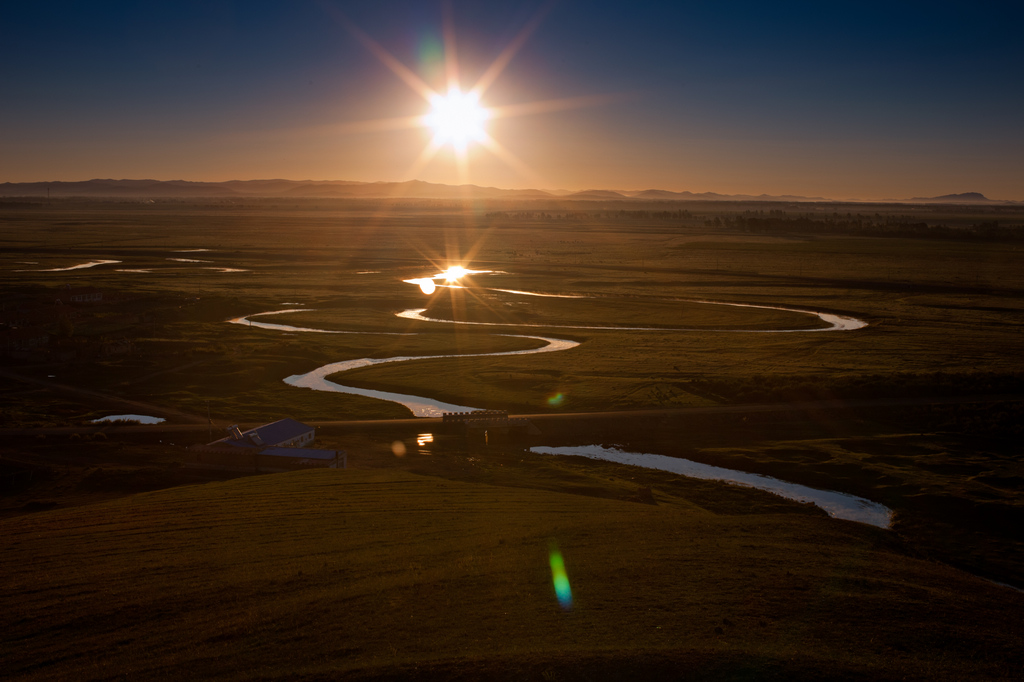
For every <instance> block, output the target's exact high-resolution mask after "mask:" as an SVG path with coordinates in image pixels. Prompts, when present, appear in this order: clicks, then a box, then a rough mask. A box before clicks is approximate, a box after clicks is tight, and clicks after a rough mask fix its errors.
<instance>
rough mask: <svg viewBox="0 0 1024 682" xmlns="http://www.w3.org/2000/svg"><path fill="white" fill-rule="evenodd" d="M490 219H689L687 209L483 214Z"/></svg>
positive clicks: (537, 220) (535, 220)
mask: <svg viewBox="0 0 1024 682" xmlns="http://www.w3.org/2000/svg"><path fill="white" fill-rule="evenodd" d="M484 217H485V218H488V219H490V220H510V221H524V222H583V221H595V220H652V221H654V220H657V221H676V222H678V221H682V220H690V219H692V218H693V214H692V213H690V212H689V211H682V210H680V211H626V210H620V211H492V212H490V213H486V214H484Z"/></svg>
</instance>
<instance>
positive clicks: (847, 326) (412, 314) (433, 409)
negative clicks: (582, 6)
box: [229, 280, 867, 417]
mask: <svg viewBox="0 0 1024 682" xmlns="http://www.w3.org/2000/svg"><path fill="white" fill-rule="evenodd" d="M410 281H411V280H410ZM493 291H501V292H504V293H510V294H517V295H521V296H544V297H553V298H589V297H587V296H581V295H570V294H548V293H540V292H529V291H516V290H512V289H493ZM688 302H690V303H700V304H704V305H724V306H731V307H737V308H760V309H766V310H783V311H787V312H794V313H800V314H804V315H812V316H815V317H817V318H819V319H820V320H821V321H822V322H825V323H826V324H828V325H829V326H827V327H818V328H813V329H773V330H765V329H688V328H665V327H614V326H584V325H559V324H516V325H509V324H502V323H499V322H465V321H457V320H445V319H441V318H435V317H426V316H425V315H424V314H423V313H424V312H426V308H412V309H409V310H403V311H402V312H399V313H396V316H397V317H400V318H403V319H408V320H417V321H420V322H437V323H442V324H459V325H475V326H486V327H530V328H543V329H586V330H616V331H647V332H662V333H664V332H677V333H686V332H690V333H692V332H698V331H700V332H718V333H723V332H724V333H739V334H792V333H812V332H834V331H853V330H856V329H862V328H863V327H866V326H867V323H866V322H864V321H863V320H859V319H857V318H855V317H849V316H845V315H836V314H833V313H823V312H820V311H814V310H805V309H802V308H787V307H784V306H769V305H758V304H753V303H726V302H721V301H707V300H691V301H688ZM313 310H315V309H313V308H286V309H284V310H269V311H266V312H262V313H255V314H253V315H248V316H245V317H236V318H234V319H232V320H229V322H231V323H232V324H241V325H246V326H250V327H257V328H259V329H267V330H271V331H280V332H288V333H315V334H364V335H366V334H373V335H381V336H416V335H418V332H367V331H352V330H337V329H317V328H312V327H297V326H293V325H288V324H278V323H274V322H263V321H260V320H255V319H253V318H256V317H267V316H271V315H285V314H288V313H298V312H311V311H313ZM501 336H507V337H509V338H519V339H533V340H539V341H544V342H545V345H543V346H539V347H537V348H530V349H526V350H518V351H504V352H498V353H472V354H457V355H456V354H452V355H403V356H398V357H392V358H358V359H354V360H342V361H340V362H333V363H330V364H327V365H323V366H322V367H318V368H316V369H314V370H312V371H311V372H307V373H305V374H296V375H292V376H290V377H287V378H285V379H284V382H285V383H286V384H288V385H290V386H295V387H297V388H309V389H312V390H314V391H330V392H333V393H348V394H351V395H361V396H366V397H370V398H377V399H379V400H388V401H391V402H396V403H399V404H401V405H404V406H405V407H407V408H408V409H409V410H410V411H411V412H412V413H413V415H414V416H417V417H437V416H440V415H441V413H443V412H452V411H454V412H465V411H471V410H476V409H480V408H476V407H470V406H466V405H454V404H451V403H445V402H442V401H439V400H434V399H432V398H426V397H423V396H414V395H406V394H403V393H391V392H387V391H373V390H370V389H364V388H356V387H354V386H345V385H344V384H339V383H336V382H333V381H329V380H328V379H327V377H328V376H330V375H332V374H338V373H340V372H345V371H348V370H351V369H356V368H359V367H367V366H370V365H377V364H382V363H385V362H408V361H412V360H432V359H437V358H451V357H492V356H499V355H529V354H532V353H550V352H554V351H561V350H569V349H571V348H575V347H576V346H578V345H579V343H577V342H575V341H569V340H566V339H557V338H550V337H546V336H527V335H520V334H501Z"/></svg>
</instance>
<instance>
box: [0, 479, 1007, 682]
mask: <svg viewBox="0 0 1024 682" xmlns="http://www.w3.org/2000/svg"><path fill="white" fill-rule="evenodd" d="M550 483H551V482H550V481H546V482H545V485H547V486H548V487H550ZM523 484H524V482H523V481H518V482H517V485H523ZM591 484H592V485H593V486H594V488H595V490H593V491H591V494H587V495H583V494H570V493H568V492H560V491H557V490H550V489H548V490H542V489H538V487H530V486H527V487H515V488H510V487H502V486H496V485H487V484H482V483H468V482H460V481H452V480H446V479H442V478H437V477H433V476H426V475H417V474H413V473H409V472H406V471H400V470H396V469H385V470H345V471H336V470H314V471H303V472H295V473H290V474H275V475H267V476H256V477H251V478H244V479H236V480H233V481H228V482H216V483H208V484H204V485H196V486H186V487H179V488H173V489H168V490H161V491H155V492H149V493H142V494H136V495H133V496H129V497H125V498H121V499H117V500H112V501H109V502H104V503H100V504H94V505H89V506H83V507H76V508H68V509H60V510H53V511H49V512H41V513H36V514H30V515H25V516H19V517H14V518H9V519H5V520H3V521H0V538H3V540H2V561H0V584H2V585H3V591H4V595H5V596H4V609H3V610H2V612H0V644H2V647H0V652H2V658H3V661H4V664H3V667H4V668H5V673H6V674H10V675H12V676H13V677H14V678H17V679H25V680H43V679H75V680H80V679H114V678H118V679H149V678H162V679H186V678H188V679H204V678H220V679H268V680H271V679H308V680H327V679H342V678H343V679H392V678H403V679H405V678H409V679H438V678H442V679H510V680H511V679H517V680H518V679H545V680H555V679H558V680H593V679H644V678H647V679H652V678H655V679H681V678H687V679H689V678H691V677H692V678H696V679H822V678H828V679H852V678H858V679H867V678H870V679H979V678H990V679H1009V678H1012V677H1014V676H1016V675H1017V674H1019V671H1020V670H1021V669H1022V666H1024V653H1022V652H1024V633H1022V632H1021V629H1020V622H1021V616H1022V614H1024V594H1021V593H1019V592H1015V591H1013V590H1010V589H1008V588H1004V587H1000V586H997V585H994V584H991V583H988V582H986V581H983V580H981V579H978V578H975V577H973V576H970V575H968V574H966V573H963V572H960V571H957V570H955V569H953V568H950V567H948V566H945V565H943V564H938V563H934V562H929V561H925V560H922V559H919V558H915V557H913V556H910V555H909V554H908V553H907V551H906V550H904V549H903V548H902V546H901V545H900V544H899V542H898V541H897V540H896V539H894V537H893V536H892V534H891V533H890V532H888V531H883V530H879V529H875V528H871V527H867V526H862V525H859V524H855V523H850V522H844V521H837V520H834V519H829V518H826V517H824V516H822V515H820V514H817V513H815V512H814V511H813V510H805V509H802V508H801V506H800V505H796V504H792V505H790V504H788V503H787V504H783V505H779V506H778V507H777V508H778V512H777V513H748V511H747V510H744V509H739V508H737V510H736V513H726V512H724V511H723V510H722V509H721V508H717V509H715V510H714V511H712V510H709V509H708V508H707V507H706V506H701V504H699V500H697V501H693V500H692V499H688V498H687V497H686V496H685V495H673V494H671V493H668V492H665V491H664V490H661V489H659V490H657V491H655V493H654V494H653V495H650V494H648V495H646V496H645V495H643V494H641V495H639V496H637V499H636V500H632V501H631V500H627V499H612V498H610V497H609V495H612V494H614V490H613V488H614V487H615V486H621V481H620V482H614V481H612V482H609V481H608V480H603V479H602V478H601V477H600V476H599V475H598V474H595V475H594V478H593V480H592V481H591ZM575 486H576V488H575V489H576V490H577V492H579V491H580V490H581V488H579V481H576V482H575ZM602 486H603V489H601V488H602ZM609 491H611V492H609ZM602 492H603V494H604V495H605V496H603V497H602V496H600V494H602ZM641 492H643V491H641ZM750 494H751V495H764V494H762V493H757V492H756V491H751V493H750ZM727 497H728V496H727ZM645 498H646V502H647V503H643V501H644V499H645ZM694 499H696V498H694ZM735 499H737V500H740V499H742V496H738V497H736V498H735ZM775 499H777V498H775ZM652 502H653V504H652ZM553 545H557V546H558V547H559V548H560V550H561V552H562V554H563V556H564V561H565V567H566V571H567V573H568V577H569V580H570V584H571V587H572V595H573V599H574V601H573V604H572V607H571V609H568V610H564V609H562V608H561V607H560V606H559V603H558V601H557V600H556V598H555V593H554V590H553V587H552V580H551V570H550V568H549V561H548V560H549V549H550V548H551V547H552V546H553Z"/></svg>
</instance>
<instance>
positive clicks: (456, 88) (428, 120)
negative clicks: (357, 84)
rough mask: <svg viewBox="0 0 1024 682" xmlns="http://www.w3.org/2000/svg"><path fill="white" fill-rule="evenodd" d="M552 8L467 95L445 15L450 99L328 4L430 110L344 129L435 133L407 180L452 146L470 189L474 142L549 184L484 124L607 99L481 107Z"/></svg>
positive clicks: (533, 22) (516, 39) (526, 27)
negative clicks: (426, 130) (428, 131)
mask: <svg viewBox="0 0 1024 682" xmlns="http://www.w3.org/2000/svg"><path fill="white" fill-rule="evenodd" d="M551 4H552V3H547V5H546V6H545V7H544V8H542V9H540V10H539V11H538V12H537V14H536V15H535V16H534V17H533V19H532V20H530V21H529V22H528V23H527V24H526V25H524V26H523V27H522V29H521V30H520V31H519V33H518V34H517V35H516V36H515V37H514V38H513V39H512V40H511V42H509V44H508V45H506V46H505V48H504V49H503V50H502V51H501V53H500V54H499V55H498V56H497V57H496V58H495V59H494V61H493V62H492V63H491V64H490V66H488V67H487V68H486V69H484V71H483V73H482V75H480V77H479V78H478V79H477V80H476V82H475V83H474V84H473V86H472V87H471V88H469V89H467V90H463V88H462V85H461V84H460V77H459V72H460V68H459V67H460V65H459V61H458V58H457V57H456V53H455V29H454V22H453V20H452V17H451V8H450V6H448V5H445V6H446V7H448V11H447V12H446V14H445V21H444V71H445V79H446V81H447V83H446V85H447V94H445V93H444V91H443V90H437V89H435V88H433V87H431V86H430V85H428V84H427V82H426V81H424V80H423V78H422V77H421V76H420V75H419V73H417V71H415V70H413V69H411V68H409V67H408V66H406V65H405V64H403V63H402V62H401V61H399V60H398V59H397V58H396V57H395V56H394V55H393V54H391V53H390V52H388V51H387V50H386V49H384V47H383V46H381V45H380V44H379V43H378V42H377V41H376V40H374V39H373V38H371V37H370V36H369V35H367V34H366V33H365V32H364V31H363V30H362V29H360V28H359V27H358V26H356V25H355V24H354V23H353V22H352V21H350V20H349V19H348V17H346V16H345V15H344V14H343V13H342V12H340V11H339V10H338V9H337V8H335V7H333V6H331V5H328V4H327V3H324V6H325V7H324V8H325V9H326V10H327V11H328V12H329V13H330V14H331V15H333V16H334V17H335V18H336V19H337V20H338V21H339V23H341V24H342V25H343V26H345V28H347V29H348V30H349V32H350V33H351V34H352V36H353V37H355V38H356V39H357V40H358V41H359V42H361V43H362V44H363V45H364V46H365V47H366V48H367V49H368V50H370V51H371V52H372V53H373V54H374V55H375V56H376V57H377V59H379V60H380V61H381V63H383V64H384V65H385V66H386V67H387V68H388V69H390V70H391V71H392V73H394V74H395V75H396V76H398V78H399V79H401V80H403V81H405V84H406V85H408V86H409V87H410V88H411V89H412V90H413V92H415V93H417V94H418V95H420V96H421V97H422V98H423V99H424V100H426V101H427V103H428V104H429V106H430V110H429V111H428V112H427V113H426V114H419V115H416V116H399V117H395V118H382V119H376V120H370V121H356V122H352V123H348V124H345V125H344V126H343V127H342V130H344V131H346V132H353V133H355V132H367V131H380V130H391V129H405V128H420V127H423V128H427V129H429V130H431V131H432V132H433V137H432V138H431V141H430V142H429V143H428V144H427V145H426V147H425V148H424V149H423V151H422V152H421V153H420V154H419V156H418V157H417V158H416V160H415V161H414V162H413V164H412V166H411V167H410V168H409V169H408V170H407V171H406V172H405V173H403V175H406V176H409V177H415V176H416V174H417V173H419V172H420V171H421V170H422V169H423V168H425V167H426V166H427V165H428V164H429V163H431V161H432V160H433V159H434V158H435V157H436V156H437V154H438V152H439V151H440V150H441V149H442V148H443V147H445V146H448V145H450V146H451V148H452V149H453V150H454V152H455V153H454V155H453V156H454V160H455V162H456V168H457V171H458V177H459V182H460V183H461V184H467V183H469V182H470V174H469V160H470V156H471V154H470V151H469V145H470V144H471V143H474V144H478V145H479V146H481V147H483V148H484V149H486V150H487V151H488V152H490V153H491V154H493V155H494V156H495V157H497V158H498V159H500V160H501V161H503V162H504V163H505V164H506V165H507V166H509V167H510V168H512V169H514V170H515V171H517V172H518V173H519V174H520V175H521V176H522V177H524V178H529V179H530V180H531V182H534V183H537V184H538V185H543V184H546V183H545V182H544V180H543V178H541V177H540V176H539V175H537V173H536V172H535V171H534V170H533V169H531V168H530V167H529V166H527V165H526V164H525V163H523V162H522V161H520V160H519V159H518V158H516V156H515V155H514V154H513V153H512V152H510V151H509V150H508V149H506V148H505V147H504V146H503V145H502V144H500V143H499V142H498V141H497V140H496V139H494V138H493V137H491V135H490V134H489V133H488V132H487V131H486V130H485V129H484V123H485V122H487V121H489V120H492V119H500V118H507V117H511V116H524V115H529V114H541V113H546V112H553V111H560V110H563V109H574V108H576V107H583V106H591V105H594V104H599V103H602V102H604V101H606V100H607V99H608V98H607V97H606V96H601V97H570V98H560V99H553V100H546V101H538V102H527V103H520V104H504V105H499V106H491V107H485V106H483V105H482V104H481V101H480V100H481V98H482V97H483V96H484V95H485V94H486V93H487V92H488V91H489V89H490V87H491V86H492V85H493V84H494V82H495V81H496V80H497V79H498V77H499V76H500V75H501V73H502V72H503V71H504V70H505V67H507V66H508V64H509V62H510V61H511V60H512V58H513V57H514V56H515V54H516V53H517V52H518V51H519V49H520V48H521V47H522V46H523V44H524V43H525V42H526V40H527V39H528V38H529V36H530V35H531V34H532V33H533V32H534V31H535V30H536V29H537V27H538V26H539V25H540V23H541V20H542V19H543V17H544V15H545V14H546V13H547V12H548V10H549V9H550V7H551Z"/></svg>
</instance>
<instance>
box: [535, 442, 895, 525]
mask: <svg viewBox="0 0 1024 682" xmlns="http://www.w3.org/2000/svg"><path fill="white" fill-rule="evenodd" d="M531 451H532V452H535V453H538V454H541V455H561V456H576V457H588V458H590V459H600V460H604V461H606V462H618V463H619V464H629V465H632V466H638V467H644V468H645V469H658V470H659V471H669V472H672V473H674V474H679V475H681V476H687V477H689V478H700V479H704V480H709V481H726V482H728V483H733V484H735V485H741V486H746V487H748V488H757V489H758V490H765V491H767V492H770V493H774V494H776V495H780V496H782V497H785V498H787V499H790V500H796V501H797V502H810V503H813V504H814V505H816V506H818V507H821V508H822V509H824V510H825V511H826V512H827V513H828V515H829V516H831V517H833V518H836V519H846V520H847V521H857V522H858V523H867V524H870V525H872V526H877V527H879V528H888V527H889V525H890V524H891V523H892V510H891V509H889V508H888V507H886V506H885V505H882V504H879V503H877V502H872V501H871V500H866V499H864V498H863V497H857V496H856V495H848V494H846V493H837V492H833V491H831V490H818V489H816V488H808V487H807V486H805V485H800V484H798V483H789V482H787V481H781V480H779V479H777V478H772V477H771V476H763V475H761V474H751V473H747V472H745V471H736V470H734V469H726V468H723V467H716V466H711V465H710V464H701V463H700V462H693V461H691V460H688V459H681V458H677V457H666V456H665V455H651V454H647V453H642V452H625V451H623V450H617V449H614V448H606V447H602V446H600V445H583V446H577V447H558V448H551V447H534V448H531Z"/></svg>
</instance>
